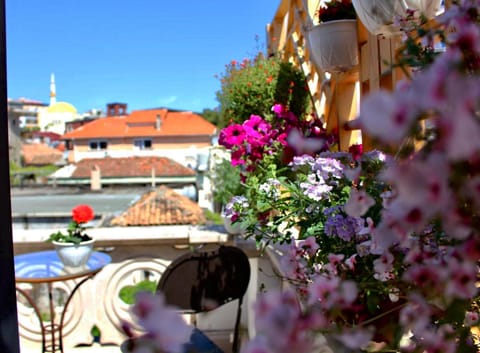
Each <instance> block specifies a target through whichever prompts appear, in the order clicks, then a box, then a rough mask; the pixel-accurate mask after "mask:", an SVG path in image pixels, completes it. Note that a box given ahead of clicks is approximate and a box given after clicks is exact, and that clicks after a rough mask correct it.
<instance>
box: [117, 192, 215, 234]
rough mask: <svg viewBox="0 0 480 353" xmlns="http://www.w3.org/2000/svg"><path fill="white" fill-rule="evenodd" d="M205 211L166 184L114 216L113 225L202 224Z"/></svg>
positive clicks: (144, 195)
mask: <svg viewBox="0 0 480 353" xmlns="http://www.w3.org/2000/svg"><path fill="white" fill-rule="evenodd" d="M204 222H205V218H204V215H203V211H202V209H201V208H200V206H198V204H197V203H195V202H193V201H192V200H190V199H189V198H188V197H185V196H182V195H180V194H178V193H177V192H175V191H173V190H172V189H169V188H167V187H165V186H160V187H159V188H158V189H156V190H154V191H150V192H147V193H145V194H143V195H142V197H141V198H140V200H138V201H137V202H136V203H134V204H133V205H132V206H130V207H129V208H128V209H127V210H126V211H125V212H124V213H123V214H121V215H120V216H118V217H116V218H114V219H113V220H112V221H111V222H110V224H111V225H112V226H122V227H125V226H153V225H174V224H202V223H204Z"/></svg>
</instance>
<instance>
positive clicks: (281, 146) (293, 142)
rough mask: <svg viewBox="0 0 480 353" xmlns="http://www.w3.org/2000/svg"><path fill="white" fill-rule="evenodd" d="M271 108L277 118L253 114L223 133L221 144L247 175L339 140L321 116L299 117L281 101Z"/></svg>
mask: <svg viewBox="0 0 480 353" xmlns="http://www.w3.org/2000/svg"><path fill="white" fill-rule="evenodd" d="M271 110H272V111H273V112H274V113H275V118H273V119H269V120H268V121H267V120H266V119H264V118H262V117H261V116H259V115H250V118H249V119H248V120H246V121H244V122H243V124H231V125H229V126H227V127H226V128H224V129H222V131H221V132H220V136H219V144H220V145H222V146H224V147H226V148H227V149H229V150H230V151H231V153H232V165H234V166H242V167H243V168H244V171H246V172H247V173H244V175H243V176H244V178H247V177H249V176H251V175H252V174H251V172H253V171H256V172H257V173H261V169H262V167H265V168H267V167H269V166H270V167H271V166H274V165H278V166H281V165H282V164H285V162H288V161H289V160H291V158H292V157H293V155H294V154H295V153H297V154H298V153H314V152H317V151H322V150H326V149H328V148H329V147H330V146H331V145H333V144H334V143H335V136H334V135H331V134H327V133H326V131H325V129H323V128H322V123H321V121H320V120H319V119H318V118H315V117H312V118H311V119H308V120H307V119H300V118H297V117H296V116H295V115H294V114H293V113H292V112H290V111H288V110H287V109H286V108H285V107H284V106H282V105H280V104H277V105H275V106H273V108H272V109H271ZM305 136H309V137H308V138H307V137H305Z"/></svg>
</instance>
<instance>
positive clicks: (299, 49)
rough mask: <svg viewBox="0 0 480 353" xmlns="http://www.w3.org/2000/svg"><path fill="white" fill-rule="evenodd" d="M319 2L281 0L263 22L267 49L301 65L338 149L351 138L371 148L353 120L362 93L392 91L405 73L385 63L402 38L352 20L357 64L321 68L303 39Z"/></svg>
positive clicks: (366, 148)
mask: <svg viewBox="0 0 480 353" xmlns="http://www.w3.org/2000/svg"><path fill="white" fill-rule="evenodd" d="M318 4H319V1H318V0H281V2H280V4H279V6H278V8H277V11H276V12H275V15H274V17H273V20H272V22H271V23H270V24H268V25H267V50H268V52H269V53H280V54H281V55H282V56H283V58H284V59H285V60H288V61H290V62H292V63H293V64H294V65H296V66H297V67H300V68H301V69H302V70H303V72H304V74H305V76H306V77H307V81H308V87H309V90H310V94H311V97H312V102H313V106H314V109H315V112H316V113H317V115H318V116H321V117H323V119H324V122H325V124H326V127H327V130H329V131H332V130H334V129H338V133H339V148H340V150H346V149H348V147H349V146H350V145H351V144H355V143H363V147H364V149H365V150H370V149H372V148H373V145H372V142H371V140H370V139H369V138H368V136H366V135H365V134H364V133H362V132H361V131H360V129H359V128H358V126H356V124H355V121H354V120H355V118H356V116H357V115H358V112H359V105H360V100H361V97H362V96H364V95H365V94H367V93H369V92H372V91H375V90H378V89H380V88H383V89H388V90H391V89H393V88H394V87H395V85H396V83H397V82H398V81H399V80H400V79H402V78H404V75H403V72H402V71H401V70H400V69H395V70H392V69H391V66H390V63H392V62H394V59H395V55H396V53H397V50H398V49H399V48H400V46H401V45H402V42H401V37H400V36H399V35H396V36H392V37H389V38H385V37H382V36H380V35H373V34H371V33H369V32H368V31H367V29H366V28H365V26H364V25H363V24H362V23H361V21H360V20H357V45H358V55H359V64H358V65H357V66H355V67H353V68H352V69H350V70H349V71H347V72H339V73H331V74H330V73H326V72H323V71H322V70H321V69H319V68H317V67H316V66H315V65H314V64H313V60H312V58H311V50H310V48H311V45H312V43H309V39H308V31H309V30H310V29H311V28H312V26H313V24H314V23H313V18H314V16H315V11H316V10H317V6H318Z"/></svg>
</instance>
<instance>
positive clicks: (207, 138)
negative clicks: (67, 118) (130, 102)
mask: <svg viewBox="0 0 480 353" xmlns="http://www.w3.org/2000/svg"><path fill="white" fill-rule="evenodd" d="M126 107H127V105H126V104H125V103H110V104H108V105H107V116H106V117H103V118H98V119H95V120H93V121H91V122H89V123H86V124H84V125H82V126H80V127H79V128H77V129H75V130H73V131H70V132H67V133H66V134H64V135H63V136H62V139H63V140H65V141H66V142H67V146H68V148H69V149H71V151H72V158H71V160H72V161H73V162H78V161H80V160H82V159H85V158H103V157H112V158H119V157H132V156H144V157H145V156H165V157H169V158H171V159H173V160H175V161H176V162H178V163H181V164H183V165H185V166H189V167H191V168H194V169H196V168H197V166H199V160H203V161H205V160H206V159H208V149H209V148H210V147H211V146H212V145H213V142H212V141H213V138H214V137H215V135H216V132H217V131H216V127H215V125H213V124H211V123H210V122H208V121H207V120H205V119H204V118H203V117H202V116H200V115H198V114H195V113H193V112H190V111H177V110H169V109H167V108H158V109H143V110H135V111H132V112H131V113H130V114H128V113H127V109H126Z"/></svg>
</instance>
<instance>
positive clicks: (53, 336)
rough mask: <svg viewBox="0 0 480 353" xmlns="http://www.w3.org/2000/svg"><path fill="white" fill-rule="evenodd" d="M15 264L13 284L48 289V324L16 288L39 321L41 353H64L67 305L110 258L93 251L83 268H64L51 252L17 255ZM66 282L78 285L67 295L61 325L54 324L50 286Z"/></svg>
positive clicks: (31, 301) (27, 298) (24, 294)
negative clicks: (74, 281) (39, 286)
mask: <svg viewBox="0 0 480 353" xmlns="http://www.w3.org/2000/svg"><path fill="white" fill-rule="evenodd" d="M14 261H15V281H16V282H17V283H30V284H42V283H44V284H46V285H47V286H48V299H49V309H50V322H49V323H48V324H47V323H46V322H45V320H44V319H43V316H42V314H41V312H40V310H39V308H38V306H37V305H36V303H35V301H34V300H33V299H32V297H31V296H30V295H29V293H28V292H27V291H25V290H24V289H21V288H19V287H18V286H17V291H18V292H19V293H20V294H21V295H22V296H23V297H25V299H26V300H27V302H28V303H29V304H30V305H31V306H32V308H33V309H34V311H35V314H36V315H37V317H38V319H39V322H40V328H41V333H42V352H57V351H59V352H63V342H62V330H63V323H64V319H65V313H66V311H67V308H68V304H69V303H70V301H71V299H72V297H73V295H74V294H75V292H76V291H77V290H78V289H79V288H80V286H81V285H82V284H83V283H85V282H86V281H87V280H88V279H90V278H92V277H93V276H95V275H96V274H97V273H98V272H100V271H101V270H102V269H103V267H105V266H106V265H107V264H109V263H110V262H111V257H110V256H109V255H108V254H105V253H103V252H99V251H94V252H93V253H92V256H91V257H90V259H89V260H88V262H87V264H86V265H85V266H81V267H65V266H64V265H63V264H62V262H61V261H60V259H59V258H58V256H57V253H56V252H55V250H51V251H39V252H33V253H25V254H20V255H16V256H15V258H14ZM68 280H79V281H78V282H77V283H76V284H75V286H74V287H73V289H72V291H71V292H70V293H68V294H67V299H66V301H65V305H64V307H63V310H62V312H61V316H60V321H59V322H58V323H55V315H54V314H55V310H54V309H55V308H54V303H53V286H52V283H54V282H59V281H68ZM48 333H50V342H49V343H48V344H47V339H46V335H47V334H48ZM57 333H58V335H57Z"/></svg>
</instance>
